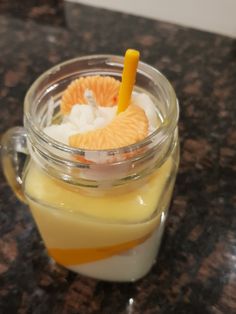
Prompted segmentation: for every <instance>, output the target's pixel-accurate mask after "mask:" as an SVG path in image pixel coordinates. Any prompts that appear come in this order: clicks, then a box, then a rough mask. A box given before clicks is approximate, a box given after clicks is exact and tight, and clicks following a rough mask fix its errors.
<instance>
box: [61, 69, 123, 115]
mask: <svg viewBox="0 0 236 314" xmlns="http://www.w3.org/2000/svg"><path fill="white" fill-rule="evenodd" d="M119 88H120V81H118V80H116V79H114V78H113V77H110V76H99V75H95V76H87V77H81V78H79V79H76V80H74V81H73V82H72V83H71V84H70V85H69V86H68V87H67V89H66V90H65V91H64V93H63V95H62V99H61V112H62V113H63V114H68V113H69V112H70V111H71V108H72V106H73V105H75V104H86V103H87V100H86V98H85V97H84V93H85V91H86V90H91V91H92V92H93V95H94V97H95V101H96V103H97V104H98V105H99V106H103V107H109V106H114V105H115V104H116V103H117V96H118V92H119Z"/></svg>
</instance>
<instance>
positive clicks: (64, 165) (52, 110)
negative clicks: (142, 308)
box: [1, 51, 179, 282]
mask: <svg viewBox="0 0 236 314" xmlns="http://www.w3.org/2000/svg"><path fill="white" fill-rule="evenodd" d="M132 53H133V51H131V54H132ZM131 59H132V56H131ZM124 60H126V61H127V60H128V59H127V58H126V59H124V58H123V57H119V56H113V55H93V56H86V57H80V58H76V59H72V60H69V61H67V62H64V63H61V64H59V65H57V66H55V67H53V68H52V69H50V70H48V71H47V72H45V73H44V74H43V75H42V76H40V77H39V78H38V79H37V80H36V81H35V83H34V84H33V85H32V86H31V87H30V89H29V91H28V93H27V95H26V97H25V103H24V128H23V127H22V128H21V127H16V128H13V129H10V130H9V131H7V132H6V133H5V135H4V136H3V139H2V149H1V151H2V164H3V169H4V172H5V175H6V178H7V179H8V182H9V183H10V185H11V187H12V188H13V190H14V191H15V192H16V194H17V195H18V196H19V197H20V198H21V199H22V200H23V201H25V202H26V203H27V204H28V205H29V207H30V209H31V212H32V215H33V217H34V219H35V222H36V224H37V227H38V230H39V232H40V234H41V237H42V239H43V241H44V243H45V247H46V249H47V251H48V254H49V255H50V256H51V257H52V258H53V259H54V260H55V261H56V262H57V263H58V264H60V265H63V266H64V267H66V268H68V269H70V270H72V271H74V272H77V273H79V274H83V275H86V276H89V277H92V278H96V279H102V280H108V281H123V282H129V281H135V280H138V279H139V278H141V277H143V276H144V275H145V274H147V273H148V272H149V270H150V269H151V267H152V265H153V263H154V262H155V260H156V256H157V252H158V249H159V246H160V242H161V238H162V234H163V230H164V225H165V221H166V217H167V212H168V208H169V204H170V201H171V197H172V191H173V187H174V183H175V177H176V172H177V169H178V163H179V144H178V129H177V122H178V102H177V98H176V95H175V92H174V90H173V88H172V86H171V84H170V83H169V82H168V80H167V79H166V78H165V77H164V76H163V75H162V74H161V73H160V72H159V71H158V70H156V69H155V68H153V67H151V66H149V65H147V64H145V63H142V62H139V63H138V68H137V72H136V69H135V70H134V68H132V67H135V65H132V60H131V61H129V60H128V61H127V64H126V65H125V66H124ZM136 61H137V60H136ZM129 67H131V68H129ZM123 68H124V69H123ZM125 69H126V70H127V73H128V74H125ZM122 71H123V76H122ZM130 73H131V74H132V73H133V76H132V75H131V74H130ZM134 73H135V75H136V82H135V84H134V80H135V75H134ZM127 75H128V78H127ZM22 153H24V154H27V156H28V157H27V161H26V162H25V165H24V169H23V171H22V173H20V172H19V154H22Z"/></svg>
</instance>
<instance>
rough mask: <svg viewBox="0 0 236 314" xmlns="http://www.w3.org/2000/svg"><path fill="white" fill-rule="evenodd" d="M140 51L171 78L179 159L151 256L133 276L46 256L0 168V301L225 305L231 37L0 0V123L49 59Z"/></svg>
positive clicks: (233, 275) (45, 308)
mask: <svg viewBox="0 0 236 314" xmlns="http://www.w3.org/2000/svg"><path fill="white" fill-rule="evenodd" d="M128 47H134V48H137V49H139V50H140V51H141V54H142V60H143V61H145V62H147V63H149V64H151V65H153V66H155V67H157V68H158V69H159V70H160V71H162V72H163V73H164V74H165V75H166V76H167V77H168V78H169V80H170V81H171V83H172V84H173V86H174V87H175V89H176V92H177V95H178V98H179V101H180V108H181V116H180V123H179V126H180V137H181V163H180V169H179V174H178V178H177V183H176V188H175V193H174V199H173V202H172V205H171V208H170V213H169V217H168V221H167V225H166V230H165V233H164V238H163V243H162V246H161V250H160V253H159V257H158V262H157V263H156V264H155V266H154V267H153V269H152V271H151V272H150V273H149V274H148V275H147V276H146V277H145V278H143V279H141V280H139V281H138V282H136V283H129V284H124V283H123V284H117V283H106V282H102V281H96V280H92V279H88V278H85V277H82V276H79V275H76V274H74V273H72V272H69V271H67V270H65V269H64V268H61V267H60V266H57V265H55V264H53V263H52V262H50V260H49V258H48V257H47V254H46V253H45V249H44V246H43V244H42V241H41V239H40V236H39V234H38V232H37V230H36V227H35V223H34V221H33V219H32V217H31V214H30V212H29V211H28V209H27V206H25V205H24V204H22V203H20V202H19V201H18V200H17V199H16V197H15V196H14V195H13V193H12V191H11V190H10V188H9V187H8V185H7V183H6V182H5V179H4V177H3V174H2V172H1V173H0V313H1V314H11V313H20V314H24V313H51V314H53V313H56V314H60V313H63V314H67V313H68V314H70V313H71V314H72V313H73V314H74V313H86V314H87V313H107V314H110V313H127V314H130V313H142V314H145V313H146V314H154V313H164V314H171V313H177V314H179V313H186V314H192V313H196V314H198V313H214V314H219V313H236V293H235V291H236V206H235V204H236V196H235V186H236V184H235V177H236V175H235V171H236V164H235V161H236V156H235V155H236V154H235V152H236V128H235V123H236V104H235V101H236V42H235V40H233V39H231V38H227V37H224V36H220V35H216V34H210V33H207V32H201V31H197V30H193V29H189V28H185V27H181V26H176V25H172V24H168V23H164V22H159V21H154V20H150V19H145V18H141V17H135V16H130V15H126V14H121V13H115V12H111V11H106V10H102V9H97V8H92V7H87V6H83V5H79V4H73V3H70V2H63V1H60V0H54V1H53V0H50V1H46V0H45V1H30V0H24V1H3V0H0V82H1V87H0V106H1V114H0V119H1V123H0V134H1V133H3V132H4V131H5V130H6V129H7V128H9V127H11V126H15V125H22V103H23V98H24V95H25V93H26V91H27V89H28V87H29V86H30V84H31V83H32V82H33V81H34V80H35V79H36V78H37V77H38V75H39V74H41V73H42V72H43V71H44V70H46V69H48V68H49V67H51V66H52V65H54V64H56V63H58V62H60V61H63V60H66V59H69V58H72V57H75V56H82V55H87V54H93V53H111V54H121V55H122V54H123V53H124V51H125V49H126V48H128Z"/></svg>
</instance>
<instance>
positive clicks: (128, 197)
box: [25, 157, 174, 265]
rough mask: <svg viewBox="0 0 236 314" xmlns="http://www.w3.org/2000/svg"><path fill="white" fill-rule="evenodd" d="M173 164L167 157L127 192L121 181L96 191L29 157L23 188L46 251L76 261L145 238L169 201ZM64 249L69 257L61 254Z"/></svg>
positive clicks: (65, 260) (98, 256)
mask: <svg viewBox="0 0 236 314" xmlns="http://www.w3.org/2000/svg"><path fill="white" fill-rule="evenodd" d="M172 168H173V161H172V158H171V157H170V158H169V159H167V161H166V162H165V163H164V164H163V165H162V167H160V168H159V169H158V170H156V171H155V172H154V174H153V175H152V176H151V177H149V178H148V179H147V178H146V179H143V182H142V184H141V185H139V186H138V187H136V188H135V189H133V190H132V189H131V190H130V191H128V192H126V190H127V187H125V186H124V187H122V188H119V190H117V188H111V191H112V189H114V193H112V192H111V191H109V193H105V192H104V193H102V194H101V195H96V196H94V195H93V194H91V195H88V194H85V193H84V192H83V191H82V190H80V189H79V188H76V189H75V188H71V186H70V185H69V184H66V183H61V182H59V180H56V179H53V178H51V177H50V176H48V175H47V174H46V173H45V172H44V171H42V170H40V169H39V168H38V167H37V166H36V165H35V164H34V163H33V162H31V164H30V165H29V167H28V170H27V173H26V178H25V194H26V197H27V199H28V202H29V205H30V207H31V210H32V214H33V216H34V218H35V221H36V223H37V225H38V228H39V231H40V233H41V235H42V238H43V239H44V242H45V244H46V246H47V248H48V250H49V253H50V254H51V255H52V256H53V257H54V258H55V259H56V260H58V261H59V262H60V263H61V264H64V265H65V264H79V263H83V261H84V262H88V261H95V260H98V259H101V258H106V257H109V256H112V255H113V254H118V253H120V252H123V251H126V250H127V249H130V248H132V247H135V246H136V245H139V244H140V243H142V242H144V241H145V240H146V238H147V237H149V236H150V235H151V234H152V232H153V231H154V230H155V228H156V227H157V225H159V224H160V221H161V212H162V211H164V210H166V209H167V207H168V205H169V200H170V197H171V193H172V188H173V184H168V185H167V183H168V180H169V178H170V175H171V172H172V170H173V169H172ZM172 181H174V180H172ZM156 209H158V211H157V214H156V215H153V214H154V212H155V211H156ZM73 249H75V250H77V251H75V250H74V251H73ZM94 249H96V250H94ZM66 250H68V251H67V252H68V256H69V255H70V256H72V258H71V259H70V257H69V259H68V256H67V257H66V258H64V257H65V256H64V257H63V254H64V253H66V252H65V251H66ZM69 250H70V251H69ZM91 250H92V251H91ZM93 250H94V251H93ZM86 252H87V255H88V258H86V257H83V258H82V260H81V258H79V257H78V256H79V254H82V255H83V256H84V255H85V254H86ZM56 255H57V256H56ZM64 255H65V254H64ZM73 255H74V256H77V258H73ZM89 256H92V259H90V257H89Z"/></svg>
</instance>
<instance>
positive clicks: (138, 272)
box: [67, 221, 164, 281]
mask: <svg viewBox="0 0 236 314" xmlns="http://www.w3.org/2000/svg"><path fill="white" fill-rule="evenodd" d="M163 231H164V221H162V223H161V224H160V225H159V226H158V227H157V229H156V230H155V232H154V233H153V234H152V236H151V237H150V238H148V239H147V240H146V241H145V242H144V243H142V244H140V245H138V246H136V247H135V248H134V249H131V250H128V251H126V252H125V253H123V254H120V255H115V256H112V257H110V258H107V259H104V260H101V261H97V262H92V263H87V264H84V265H74V266H67V268H68V269H70V270H72V271H74V272H76V273H79V274H81V275H85V276H88V277H91V278H96V279H101V280H107V281H136V280H138V279H140V278H142V277H143V276H144V275H146V274H147V273H148V271H149V270H150V269H151V267H152V265H153V264H154V263H155V258H156V255H157V252H158V250H159V247H160V243H161V238H162V234H163Z"/></svg>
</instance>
